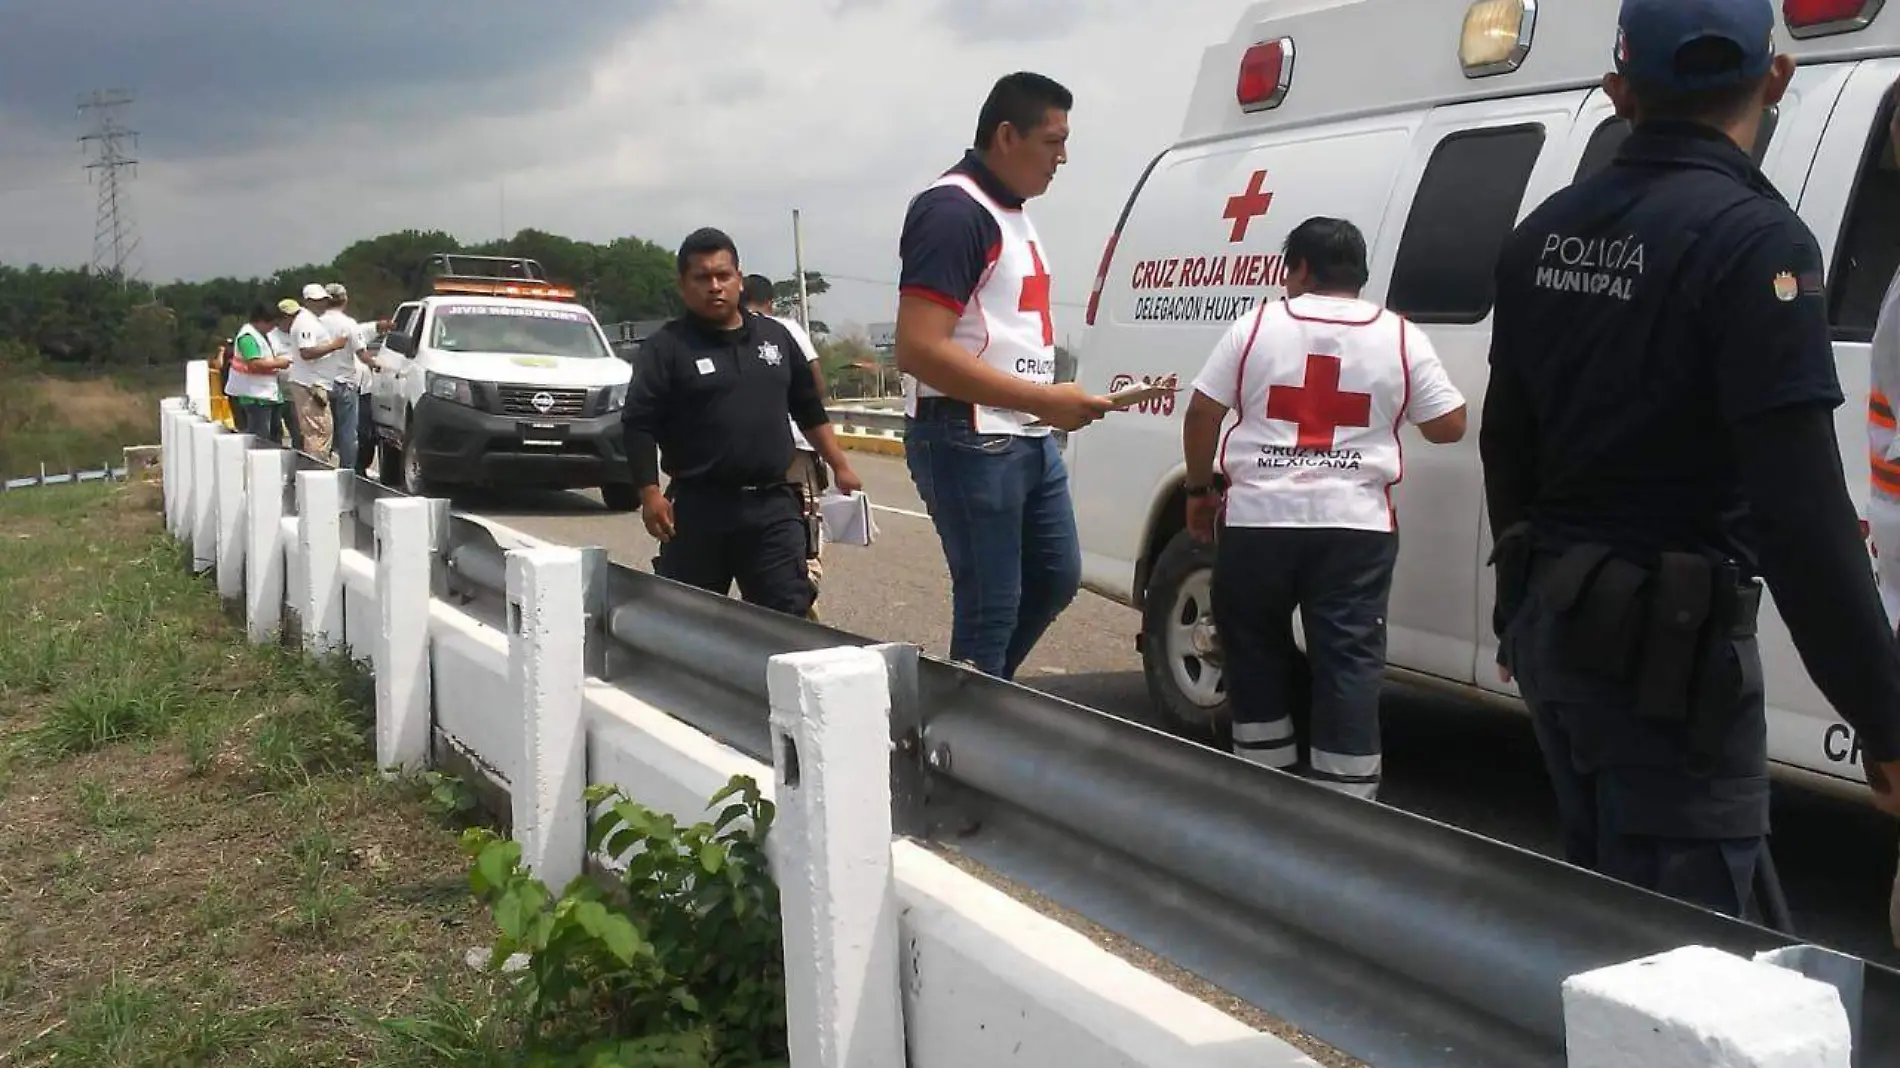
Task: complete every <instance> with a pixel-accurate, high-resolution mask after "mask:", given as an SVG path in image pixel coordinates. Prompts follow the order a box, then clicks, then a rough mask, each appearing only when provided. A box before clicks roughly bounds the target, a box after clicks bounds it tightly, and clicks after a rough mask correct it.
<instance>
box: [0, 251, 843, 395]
mask: <svg viewBox="0 0 1900 1068" xmlns="http://www.w3.org/2000/svg"><path fill="white" fill-rule="evenodd" d="M441 252H460V253H465V254H469V255H482V256H519V257H526V258H530V259H535V260H538V261H540V263H541V265H542V267H544V268H545V269H546V271H547V274H548V277H549V279H550V280H552V281H555V282H559V283H561V284H564V285H571V286H573V287H574V289H575V292H576V296H577V298H578V299H579V300H580V302H581V303H583V304H585V305H586V306H587V307H588V308H589V309H590V310H591V311H592V312H593V313H594V315H595V317H596V318H598V319H599V320H600V321H601V322H602V323H603V324H607V323H615V322H626V321H630V320H639V319H666V318H671V317H672V316H674V315H677V314H679V312H680V310H681V307H680V303H679V293H678V290H677V287H676V277H677V275H676V271H675V268H674V254H673V253H672V252H671V251H669V250H667V249H664V248H661V247H660V246H658V245H656V244H654V243H653V242H651V241H647V240H644V239H641V238H638V237H623V238H617V239H615V240H613V241H610V242H608V243H607V244H604V245H603V244H596V243H593V242H588V241H576V240H573V239H571V238H566V237H561V236H559V235H557V234H550V233H544V232H542V231H538V230H523V231H521V232H520V233H517V234H516V235H515V236H514V237H512V238H508V239H506V240H501V241H490V242H485V243H482V244H476V245H464V244H462V243H461V242H459V241H457V240H456V239H455V238H454V237H452V236H450V235H448V234H446V233H442V232H440V231H418V230H405V231H402V232H400V233H394V234H384V235H382V236H381V237H374V238H370V239H368V240H365V241H358V242H356V243H355V244H353V245H351V246H349V247H348V248H346V249H344V250H343V251H342V252H340V253H338V254H337V257H336V259H334V260H332V261H331V262H329V263H327V264H305V265H303V266H299V267H291V268H287V269H285V270H281V271H278V272H277V273H276V274H273V275H271V276H269V277H264V278H213V279H210V280H207V281H202V282H182V281H181V282H173V283H170V284H166V285H157V286H147V285H143V284H134V285H130V286H126V285H121V284H120V281H119V279H118V278H116V277H114V276H110V275H100V274H94V273H92V272H91V271H90V270H86V269H62V268H46V267H38V266H32V267H8V266H5V265H0V343H5V342H12V344H10V345H7V344H0V349H11V350H12V351H13V352H15V353H16V354H20V355H24V356H25V357H26V358H28V359H34V358H37V359H38V360H41V361H44V362H46V363H48V364H53V365H65V366H68V367H72V368H81V367H92V368H99V369H111V368H129V367H139V366H150V365H163V364H168V363H177V362H179V361H183V360H190V359H202V358H204V357H205V356H207V355H209V354H210V353H211V352H212V351H214V350H215V349H216V348H217V346H218V344H219V342H221V341H222V340H224V339H225V338H228V337H230V336H231V334H232V333H233V332H235V331H236V329H237V328H238V326H239V324H240V323H241V322H242V320H243V317H244V316H245V314H246V313H247V312H248V311H249V310H250V308H251V306H252V305H253V304H254V303H257V302H260V301H261V302H264V303H269V304H274V303H276V302H277V301H279V300H282V299H283V298H285V297H295V296H296V295H297V293H298V292H299V291H300V290H302V288H303V287H304V285H306V284H307V283H310V282H324V283H327V282H342V283H343V284H344V285H345V286H346V287H348V289H349V291H350V310H351V313H352V314H354V315H356V316H357V317H358V318H359V319H367V318H369V317H371V316H382V315H387V314H389V313H390V311H391V310H392V309H394V308H395V306H396V305H397V304H400V303H401V302H403V301H405V300H412V299H415V298H416V297H418V296H421V295H423V294H425V293H426V292H427V288H428V285H429V274H428V259H429V257H430V256H432V255H434V254H436V253H441ZM776 288H777V290H778V292H779V293H780V294H791V295H793V299H794V300H795V299H796V298H795V294H796V292H797V288H798V284H797V282H796V280H793V281H789V282H780V283H777V284H776ZM806 288H807V290H808V292H811V293H814V294H816V293H822V292H824V290H825V288H826V285H825V282H824V279H823V278H822V277H820V276H819V275H818V274H816V273H815V272H809V271H808V272H806Z"/></svg>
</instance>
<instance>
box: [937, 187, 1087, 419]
mask: <svg viewBox="0 0 1900 1068" xmlns="http://www.w3.org/2000/svg"><path fill="white" fill-rule="evenodd" d="M943 186H955V187H956V188H958V189H961V190H963V191H964V193H966V194H968V195H969V197H970V198H971V199H972V200H975V201H976V202H977V203H978V204H981V205H982V206H983V207H984V209H985V210H987V211H988V212H989V213H990V215H991V217H993V218H994V219H995V220H996V226H997V229H999V230H1000V231H1002V234H1003V240H1002V244H1001V245H1000V246H998V247H997V248H994V249H992V250H990V257H991V258H990V265H989V268H988V269H987V270H985V271H984V272H983V276H982V278H980V279H978V281H977V284H976V292H974V293H972V294H971V295H970V300H969V303H968V304H966V305H965V306H964V309H963V316H962V318H960V319H958V320H957V325H956V330H955V332H954V333H953V334H952V337H954V338H955V339H956V342H957V344H959V345H962V346H963V347H964V348H966V349H968V350H970V351H971V352H973V353H975V354H976V358H977V359H979V360H982V361H983V362H984V363H986V364H989V365H990V366H991V367H994V368H996V369H997V370H999V371H1001V372H1003V373H1004V374H1007V375H1011V376H1013V377H1016V378H1020V379H1024V380H1025V381H1029V382H1039V383H1042V384H1044V385H1048V384H1049V383H1051V382H1054V381H1055V380H1056V330H1055V321H1054V320H1053V319H1052V318H1050V312H1049V277H1050V276H1049V258H1048V256H1047V255H1046V254H1045V253H1044V252H1043V249H1042V242H1041V241H1040V240H1039V239H1038V238H1037V237H1036V227H1035V225H1034V224H1033V223H1031V222H1030V221H1029V216H1028V215H1027V214H1026V213H1024V212H1023V211H1021V210H1020V209H1017V210H1011V209H1009V208H1005V207H1003V206H1002V205H1001V204H998V203H997V202H996V201H995V200H993V199H991V197H990V196H989V194H987V193H985V192H983V190H982V188H981V187H980V186H978V185H977V184H976V182H974V181H972V180H971V179H969V178H967V177H965V176H963V175H961V174H947V175H945V176H943V177H942V178H940V179H938V180H937V181H936V182H934V183H932V184H931V186H930V188H931V189H937V188H941V187H943ZM905 385H906V387H907V388H906V390H905V393H906V394H907V395H906V397H905V408H906V410H907V411H909V412H910V413H911V414H912V415H915V414H916V412H917V398H918V397H920V396H921V397H941V396H943V394H942V393H940V392H938V391H937V390H935V389H932V388H931V387H930V386H928V385H926V384H924V383H922V382H917V381H915V380H914V379H906V382H905ZM974 407H975V419H974V422H975V426H976V430H977V432H978V433H980V434H1016V435H1020V436H1025V437H1039V436H1042V435H1045V434H1048V433H1049V431H1050V428H1049V427H1046V426H1031V425H1030V423H1031V422H1032V421H1033V420H1034V419H1035V416H1032V415H1029V414H1027V413H1025V412H1013V411H1008V410H1006V409H1002V408H986V407H983V406H981V405H976V406H974Z"/></svg>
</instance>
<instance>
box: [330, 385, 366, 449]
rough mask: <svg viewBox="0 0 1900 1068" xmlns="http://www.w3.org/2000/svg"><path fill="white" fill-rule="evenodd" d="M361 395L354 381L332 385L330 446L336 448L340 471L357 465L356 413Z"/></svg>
mask: <svg viewBox="0 0 1900 1068" xmlns="http://www.w3.org/2000/svg"><path fill="white" fill-rule="evenodd" d="M361 396H362V394H360V393H358V392H356V383H354V382H338V383H336V384H334V385H332V386H331V387H330V447H331V448H332V449H335V450H336V466H337V470H339V471H349V470H352V469H354V468H355V467H356V413H357V411H358V409H359V408H360V405H359V404H358V401H359V399H360V398H361Z"/></svg>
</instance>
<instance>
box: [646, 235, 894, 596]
mask: <svg viewBox="0 0 1900 1068" xmlns="http://www.w3.org/2000/svg"><path fill="white" fill-rule="evenodd" d="M679 280H680V281H679V285H680V297H681V298H682V299H683V300H684V301H685V304H686V314H685V315H683V316H681V317H679V318H677V319H674V320H673V321H671V322H669V323H667V324H666V325H665V326H663V327H661V328H660V329H659V330H658V331H657V332H655V333H654V334H653V336H652V337H650V338H648V339H647V341H646V343H645V344H644V345H643V346H642V347H641V349H640V358H639V370H638V371H637V372H636V374H635V377H634V381H633V385H632V387H631V388H630V389H629V391H628V395H627V407H626V411H625V414H624V416H623V422H624V424H625V427H626V434H627V457H628V462H629V463H630V464H631V466H632V468H633V484H634V486H635V487H636V488H637V489H638V490H639V491H640V510H641V515H642V518H643V519H644V520H645V522H646V528H647V531H648V532H649V533H651V534H652V535H653V537H654V538H655V539H656V540H658V541H659V543H660V552H659V556H658V557H657V558H656V559H655V560H654V568H653V569H654V571H655V573H657V574H659V575H660V576H662V577H664V578H669V579H672V580H674V581H676V582H683V583H686V584H687V585H691V586H697V587H699V588H701V589H705V590H710V591H712V592H713V593H717V594H720V595H722V596H723V595H725V594H726V593H727V592H728V591H729V590H730V589H731V587H732V584H733V581H734V580H735V579H736V580H737V581H738V583H739V593H740V595H741V596H742V597H744V599H745V600H747V601H748V602H751V603H752V604H757V605H762V606H764V607H766V608H770V609H773V610H775V611H779V612H784V613H787V614H788V615H794V616H803V615H805V614H806V613H807V612H808V611H809V610H810V609H811V605H812V601H813V600H814V599H815V597H816V595H817V594H816V589H815V588H814V587H813V586H812V583H811V580H810V578H809V577H808V575H807V574H806V570H805V558H806V553H807V545H808V543H807V540H806V539H807V530H808V528H807V526H806V523H805V518H804V516H805V512H804V501H803V498H802V491H801V489H800V487H799V486H798V485H797V484H795V483H793V482H792V481H791V480H790V479H788V478H787V477H786V472H787V471H788V470H790V468H791V465H792V435H791V430H790V426H789V425H788V423H787V421H786V420H787V418H788V417H789V418H790V419H792V420H795V421H796V422H797V424H798V427H799V429H801V430H803V431H804V432H805V436H806V438H807V439H808V440H809V441H810V442H811V443H812V445H813V446H814V447H815V448H816V449H817V450H818V453H819V455H821V456H823V457H824V458H825V460H826V461H827V462H829V463H830V464H831V465H832V469H833V470H834V471H836V472H838V486H839V489H840V490H842V491H843V492H846V493H850V492H853V491H855V490H857V489H860V488H862V487H861V486H860V485H858V484H857V479H856V477H855V476H850V471H851V465H850V463H849V461H848V460H846V458H845V456H844V454H843V452H842V451H840V449H839V446H838V442H837V439H836V437H834V436H833V434H832V430H831V426H830V424H829V422H828V420H827V419H826V416H825V407H824V403H823V401H822V400H820V398H819V395H818V389H817V385H816V383H815V382H814V381H813V378H812V376H811V375H810V374H809V373H807V372H806V371H805V363H804V358H803V356H802V354H801V352H800V350H799V347H798V342H797V341H796V340H794V339H793V338H792V335H791V333H790V332H789V331H787V330H786V329H785V328H784V327H783V326H781V325H780V324H778V323H776V322H774V321H773V320H772V319H771V318H769V317H767V316H762V315H753V314H749V313H747V312H745V311H744V310H743V309H742V308H741V307H740V303H739V294H740V289H741V286H742V283H743V279H742V277H741V275H740V273H739V252H738V249H737V248H735V247H734V246H733V243H732V239H731V238H729V237H727V236H726V235H725V234H723V233H721V232H719V231H718V230H713V229H703V230H698V231H695V232H694V233H692V234H690V235H688V236H687V238H686V240H685V242H684V243H682V244H681V245H680V251H679ZM656 448H657V450H658V452H659V462H658V463H656V461H655V449H656ZM661 466H664V468H665V470H666V474H667V477H668V484H667V486H666V489H665V490H664V491H662V490H661V488H660V467H661ZM847 476H850V477H847Z"/></svg>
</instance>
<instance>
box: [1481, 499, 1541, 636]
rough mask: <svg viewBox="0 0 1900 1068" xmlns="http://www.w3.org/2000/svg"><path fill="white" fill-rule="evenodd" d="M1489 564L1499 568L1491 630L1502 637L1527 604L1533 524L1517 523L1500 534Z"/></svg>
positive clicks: (1492, 547)
mask: <svg viewBox="0 0 1900 1068" xmlns="http://www.w3.org/2000/svg"><path fill="white" fill-rule="evenodd" d="M1485 562H1486V563H1488V564H1490V565H1491V566H1492V567H1493V568H1495V569H1496V570H1497V573H1498V578H1497V583H1498V596H1497V600H1496V602H1495V603H1493V605H1492V606H1491V633H1492V635H1493V636H1494V637H1496V638H1498V639H1499V640H1502V639H1503V638H1504V632H1505V630H1507V629H1508V628H1509V627H1510V625H1511V620H1513V619H1516V618H1517V613H1518V610H1519V609H1521V608H1523V607H1524V598H1525V596H1526V595H1527V594H1529V592H1530V585H1531V525H1530V523H1529V522H1519V523H1514V524H1512V525H1511V527H1510V528H1509V529H1508V530H1506V531H1505V532H1504V533H1502V534H1500V535H1498V538H1497V541H1496V542H1495V543H1494V544H1493V545H1492V546H1491V558H1490V559H1489V560H1487V561H1485Z"/></svg>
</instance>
